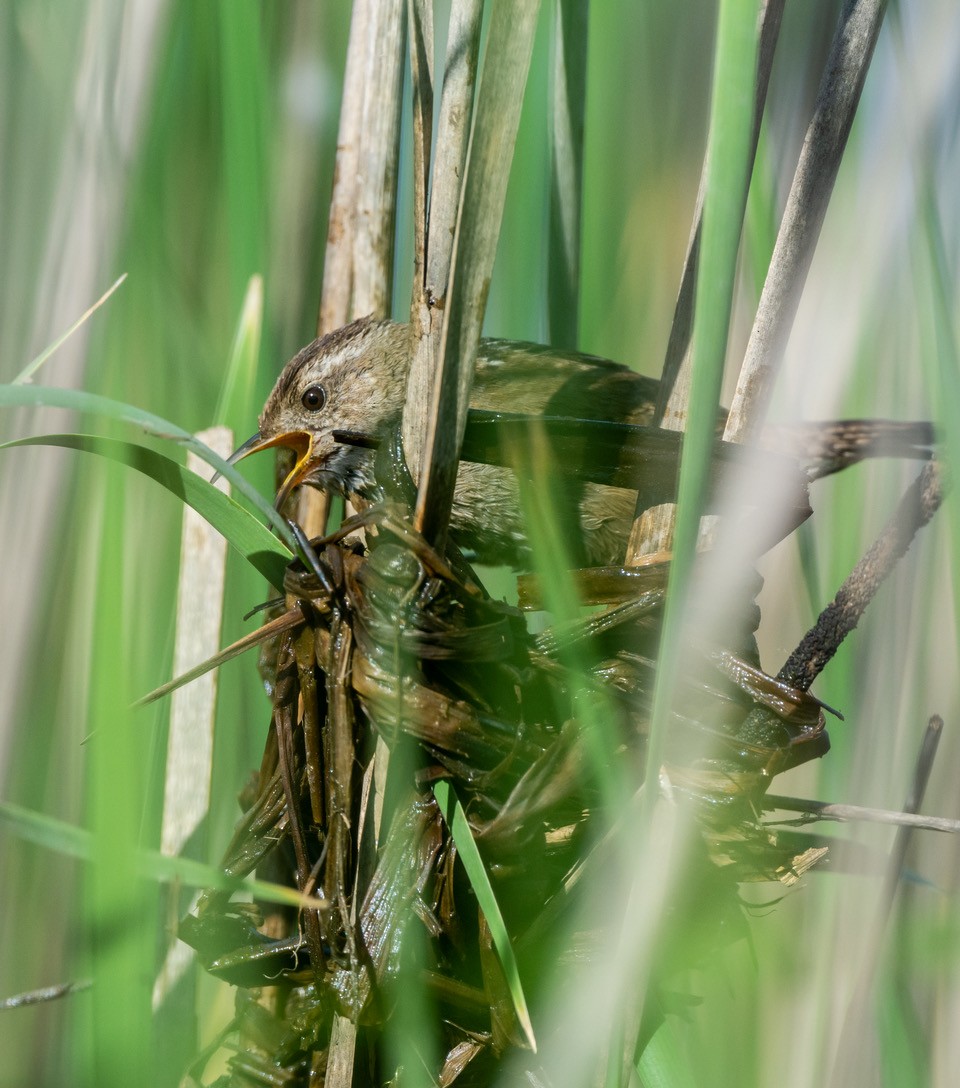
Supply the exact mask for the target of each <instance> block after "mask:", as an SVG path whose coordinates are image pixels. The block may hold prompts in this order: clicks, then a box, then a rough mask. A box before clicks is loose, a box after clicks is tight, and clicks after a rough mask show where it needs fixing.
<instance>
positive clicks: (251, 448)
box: [214, 431, 313, 510]
mask: <svg viewBox="0 0 960 1088" xmlns="http://www.w3.org/2000/svg"><path fill="white" fill-rule="evenodd" d="M274 446H286V447H287V448H288V449H291V450H293V451H294V453H296V455H297V461H296V464H295V465H294V466H293V468H292V469H291V470H290V472H289V474H288V475H287V478H286V479H285V480H284V481H283V483H282V484H281V485H280V490H279V491H278V492H277V498H276V501H275V504H274V505H275V506H276V508H277V509H278V510H279V509H280V508H281V507H282V506H283V504H284V503H285V502H286V501H287V499H288V498H289V496H290V492H291V491H292V490H293V489H294V488H295V487H296V486H297V484H300V483H302V482H303V479H304V477H305V476H306V475H307V473H308V472H309V471H310V460H311V454H312V453H313V436H312V435H310V434H309V433H308V432H307V431H288V432H287V433H286V434H278V435H274V437H273V438H264V437H263V436H262V435H261V434H260V432H259V431H258V432H257V433H256V434H254V435H251V436H250V437H249V438H248V439H247V440H246V442H244V443H243V445H242V446H239V447H237V449H235V450H234V451H233V453H231V454H230V456H229V457H228V458H227V464H228V465H235V464H236V463H237V462H238V461H242V460H243V459H244V457H248V456H249V455H250V454H251V453H259V452H260V451H261V450H269V449H272V448H273V447H274ZM218 475H219V473H218ZM216 478H217V477H216V476H214V480H216Z"/></svg>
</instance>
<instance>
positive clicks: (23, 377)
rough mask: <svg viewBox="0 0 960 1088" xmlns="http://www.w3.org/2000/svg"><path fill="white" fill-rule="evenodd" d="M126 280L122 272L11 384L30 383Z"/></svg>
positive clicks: (125, 275)
mask: <svg viewBox="0 0 960 1088" xmlns="http://www.w3.org/2000/svg"><path fill="white" fill-rule="evenodd" d="M126 278H127V274H126V272H124V273H123V275H122V276H120V277H119V279H117V281H116V282H115V283H114V284H113V286H112V287H108V288H107V289H106V291H104V293H103V294H102V295H101V296H100V297H99V298H98V299H97V301H96V302H95V303H94V304H93V305H92V306H91V307H89V309H87V310H85V311H84V313H82V314H81V315H80V317H78V318H77V320H76V321H74V323H73V324H72V325H71V326H70V328H69V329H67V331H66V332H65V333H64V334H63V335H62V336H60V337H58V338H57V339H56V340H54V342H53V343H52V344H50V345H49V346H48V347H46V348H44V349H43V351H41V352H40V354H39V355H38V356H37V357H36V358H35V359H32V360H31V361H30V362H29V363H27V365H26V366H25V367H24V368H23V370H21V371H20V373H19V374H18V375H17V376H16V377H15V378H14V379H13V384H14V385H23V384H25V383H26V382H29V381H32V380H33V375H34V374H36V372H37V371H38V370H39V369H40V367H42V366H43V364H44V363H45V362H46V361H47V360H48V359H49V358H50V356H51V355H53V354H54V352H56V351H57V350H58V349H59V348H60V347H62V346H63V345H64V344H65V343H66V342H67V341H68V340H69V339H70V337H71V336H73V334H74V333H75V332H76V331H77V329H79V328H80V326H81V325H82V324H83V323H84V322H85V321H86V320H87V318H89V317H92V316H93V315H94V314H95V313H96V312H97V310H99V309H100V307H101V306H102V305H103V304H104V303H105V302H106V301H107V299H108V298H109V297H110V296H111V295H112V294H113V292H114V291H116V289H117V288H118V287H119V286H120V284H122V283H123V281H124V280H125V279H126Z"/></svg>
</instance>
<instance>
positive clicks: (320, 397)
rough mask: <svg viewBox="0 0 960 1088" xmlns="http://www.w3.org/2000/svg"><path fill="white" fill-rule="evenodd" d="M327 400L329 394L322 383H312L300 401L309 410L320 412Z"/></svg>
mask: <svg viewBox="0 0 960 1088" xmlns="http://www.w3.org/2000/svg"><path fill="white" fill-rule="evenodd" d="M326 402H327V394H326V393H325V392H324V390H323V386H322V385H311V386H310V388H309V389H308V390H307V391H306V392H305V393H304V394H303V396H302V397H301V398H300V403H301V404H302V405H303V406H304V408H306V410H307V411H308V412H319V411H320V409H321V408H322V407H323V406H324V404H326Z"/></svg>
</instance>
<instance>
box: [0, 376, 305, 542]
mask: <svg viewBox="0 0 960 1088" xmlns="http://www.w3.org/2000/svg"><path fill="white" fill-rule="evenodd" d="M4 407H10V408H19V407H44V408H67V409H69V410H70V411H74V412H89V413H90V414H91V415H97V416H105V417H106V418H108V419H115V420H118V421H120V422H122V423H132V424H133V425H134V426H136V427H140V428H142V429H143V430H144V431H145V432H146V433H147V434H149V435H153V436H154V437H155V438H162V439H166V440H167V441H170V442H176V443H178V444H179V445H181V446H186V448H187V449H189V450H192V451H193V452H194V453H195V454H196V455H197V456H198V457H199V458H201V459H202V460H203V461H206V463H207V464H208V465H210V467H211V468H214V469H216V470H217V472H219V474H220V475H221V476H224V477H226V479H228V480H229V481H230V483H231V484H232V485H233V486H234V487H235V488H236V490H237V491H238V492H239V493H240V494H241V495H243V496H244V498H246V499H247V500H248V501H249V502H250V503H252V505H253V506H255V507H256V508H257V510H259V512H260V513H261V514H262V515H263V519H264V521H266V523H267V524H268V525H269V526H270V527H271V528H272V529H274V530H275V531H276V533H277V534H278V535H279V536H280V538H281V540H283V542H284V544H286V545H287V547H288V548H289V549H290V551H291V553H294V554H299V550H298V548H297V543H296V540H295V539H294V537H293V533H292V532H291V531H290V527H289V526H288V525H287V523H286V521H285V520H284V519H283V518H282V517H281V516H280V514H278V513H277V511H276V510H275V509H274V508H273V505H272V504H271V503H269V502H268V501H267V500H266V499H265V498H264V497H263V496H262V495H261V494H260V492H259V491H257V489H256V488H255V487H253V486H252V485H251V484H250V483H248V482H247V480H245V479H244V477H243V476H241V475H240V473H239V472H238V471H237V470H236V469H235V468H234V467H233V465H228V464H227V462H226V461H224V459H223V458H222V457H221V456H220V455H219V454H217V453H215V452H214V451H213V450H212V449H210V447H209V446H208V445H206V444H205V443H204V442H201V441H200V440H199V439H198V438H196V437H195V436H194V435H192V434H191V433H190V432H189V431H185V430H184V429H183V428H182V427H178V426H177V425H176V424H175V423H171V422H170V421H169V420H166V419H163V418H162V417H161V416H157V415H154V414H153V412H147V411H145V410H144V409H143V408H136V407H134V406H133V405H132V404H124V403H123V402H122V401H117V400H111V399H110V398H109V397H101V396H100V395H99V394H97V393H87V392H86V391H84V390H82V389H57V388H55V387H53V386H37V385H0V408H4Z"/></svg>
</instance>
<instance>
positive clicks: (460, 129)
mask: <svg viewBox="0 0 960 1088" xmlns="http://www.w3.org/2000/svg"><path fill="white" fill-rule="evenodd" d="M482 13H483V3H482V0H457V2H456V3H454V5H453V7H452V10H451V12H450V27H449V30H448V34H447V54H446V65H445V68H444V73H443V94H442V95H441V99H440V118H439V122H438V126H437V146H436V149H435V153H434V154H433V155H432V156H425V157H426V158H427V159H429V158H431V157H432V159H433V163H434V166H433V185H432V191H431V194H430V209H429V225H427V208H426V186H424V197H423V207H422V208H421V207H420V205H419V203H417V204H416V205H415V208H414V216H415V219H416V221H417V222H419V221H420V219H421V217H422V220H423V222H424V224H425V226H424V231H423V235H424V238H425V242H424V245H425V247H426V248H425V254H424V255H423V257H422V261H423V264H422V267H419V268H418V269H417V272H419V275H415V276H414V284H413V298H412V299H411V305H410V320H411V322H412V325H413V329H414V340H415V348H414V355H413V362H412V365H411V368H410V379H409V382H408V385H407V404H406V407H405V409H404V413H403V444H404V449H405V450H406V455H407V461H408V464H409V466H410V470H411V473H412V474H413V477H414V479H418V478H419V474H420V465H421V461H422V457H423V449H424V445H425V441H426V435H427V428H428V425H429V418H430V411H431V406H432V403H433V390H434V387H435V384H436V360H437V355H438V351H439V347H440V335H441V332H442V328H443V314H444V310H445V307H446V301H447V292H448V288H449V279H450V267H451V264H452V261H453V241H454V234H455V231H456V225H457V212H458V209H459V207H460V199H461V195H462V191H463V181H464V172H465V167H466V160H467V145H468V140H469V135H470V122H471V119H472V117H473V100H474V93H475V88H476V81H477V59H478V55H479V52H480V20H481V15H482ZM416 78H417V73H416V72H415V73H414V85H415V86H416ZM422 127H423V128H424V129H425V138H426V139H427V140H429V137H430V128H429V126H426V125H425V124H423V125H422ZM416 128H417V122H416V120H415V122H414V131H415V132H416ZM416 200H417V197H416V194H415V201H416Z"/></svg>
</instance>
